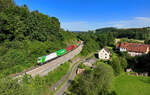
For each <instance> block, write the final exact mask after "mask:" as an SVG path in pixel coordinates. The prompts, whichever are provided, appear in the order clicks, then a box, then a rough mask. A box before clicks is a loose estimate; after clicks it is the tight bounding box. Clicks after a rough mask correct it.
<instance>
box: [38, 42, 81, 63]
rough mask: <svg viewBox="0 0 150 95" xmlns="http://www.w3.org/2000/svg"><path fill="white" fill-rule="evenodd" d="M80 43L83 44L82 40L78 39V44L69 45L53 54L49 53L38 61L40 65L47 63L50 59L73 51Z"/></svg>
mask: <svg viewBox="0 0 150 95" xmlns="http://www.w3.org/2000/svg"><path fill="white" fill-rule="evenodd" d="M80 44H81V41H78V42H77V43H76V44H74V45H71V46H68V47H67V48H65V49H61V50H58V51H56V52H53V53H51V54H49V55H46V56H42V57H39V58H38V61H37V63H38V64H39V65H42V64H44V63H46V62H48V61H50V60H52V59H55V58H57V57H59V56H62V55H64V54H66V53H68V52H70V51H72V50H73V49H75V48H76V47H78V46H79V45H80Z"/></svg>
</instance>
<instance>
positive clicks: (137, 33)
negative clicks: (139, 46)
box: [96, 27, 150, 43]
mask: <svg viewBox="0 0 150 95" xmlns="http://www.w3.org/2000/svg"><path fill="white" fill-rule="evenodd" d="M105 32H108V33H112V34H113V36H114V37H116V38H128V39H138V40H145V42H146V43H149V41H150V27H144V28H128V29H121V28H120V29H118V28H114V27H108V28H101V29H96V34H101V33H105Z"/></svg>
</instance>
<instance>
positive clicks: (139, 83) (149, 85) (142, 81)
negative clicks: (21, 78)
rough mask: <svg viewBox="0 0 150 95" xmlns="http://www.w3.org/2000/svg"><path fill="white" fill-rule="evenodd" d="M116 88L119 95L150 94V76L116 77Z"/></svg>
mask: <svg viewBox="0 0 150 95" xmlns="http://www.w3.org/2000/svg"><path fill="white" fill-rule="evenodd" d="M113 85H114V90H115V92H116V94H117V95H150V78H149V77H136V76H128V75H122V76H119V77H116V78H115V80H114V82H113Z"/></svg>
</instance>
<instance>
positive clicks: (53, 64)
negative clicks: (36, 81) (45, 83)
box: [13, 44, 83, 78]
mask: <svg viewBox="0 0 150 95" xmlns="http://www.w3.org/2000/svg"><path fill="white" fill-rule="evenodd" d="M82 47H83V44H81V45H80V46H79V47H78V48H76V49H74V50H73V51H71V52H69V53H67V54H65V55H64V56H61V57H58V58H57V59H55V60H52V61H50V62H48V63H47V64H44V65H42V66H39V67H37V68H34V69H32V70H29V71H26V72H21V73H19V74H16V75H14V76H13V77H14V78H18V77H22V76H23V75H24V74H25V73H26V74H29V75H31V76H32V77H35V76H36V75H40V76H44V75H47V74H48V72H50V71H52V70H54V69H55V68H57V67H58V66H59V65H61V64H63V63H64V62H67V61H68V60H70V59H72V58H73V57H75V56H76V55H77V54H79V53H80V52H81V50H82Z"/></svg>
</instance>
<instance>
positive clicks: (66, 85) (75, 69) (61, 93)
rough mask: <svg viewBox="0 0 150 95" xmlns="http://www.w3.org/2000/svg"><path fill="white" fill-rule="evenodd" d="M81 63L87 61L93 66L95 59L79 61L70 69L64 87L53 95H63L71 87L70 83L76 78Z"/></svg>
mask: <svg viewBox="0 0 150 95" xmlns="http://www.w3.org/2000/svg"><path fill="white" fill-rule="evenodd" d="M82 61H88V62H90V63H91V64H94V63H95V62H96V61H97V59H96V58H91V59H89V60H84V59H83V60H81V61H80V62H79V63H77V64H75V66H74V67H73V69H72V72H71V75H70V76H69V79H68V80H67V81H66V82H65V83H64V85H63V86H62V87H61V88H60V89H59V90H58V91H57V92H56V93H55V95H63V93H64V91H65V90H67V89H68V87H69V86H70V85H71V81H73V80H74V78H75V76H76V71H77V69H78V66H79V64H80V63H82Z"/></svg>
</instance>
